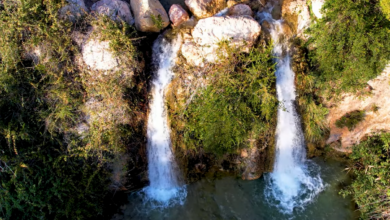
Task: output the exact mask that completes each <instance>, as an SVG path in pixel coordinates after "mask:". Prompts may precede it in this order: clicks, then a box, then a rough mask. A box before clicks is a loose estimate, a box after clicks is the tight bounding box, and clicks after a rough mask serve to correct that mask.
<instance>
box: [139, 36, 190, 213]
mask: <svg viewBox="0 0 390 220" xmlns="http://www.w3.org/2000/svg"><path fill="white" fill-rule="evenodd" d="M181 43H182V39H181V37H180V36H178V37H176V38H175V39H173V40H172V41H171V42H169V41H168V40H166V39H165V38H164V37H163V36H160V37H159V38H158V39H157V40H156V41H155V42H154V45H153V63H154V65H155V66H156V67H157V71H156V73H155V75H154V79H153V81H152V100H151V103H150V112H149V118H148V127H147V138H148V143H147V150H148V163H149V167H148V172H149V173H148V174H149V181H150V185H149V186H148V187H145V188H144V190H143V193H145V194H146V198H145V201H146V202H153V204H154V205H155V206H156V207H166V206H170V205H172V204H174V203H176V202H179V203H182V202H183V201H184V199H185V197H186V195H187V193H186V189H185V187H183V186H181V183H180V182H179V171H178V168H177V164H176V161H175V157H174V155H173V153H172V149H171V139H170V129H169V127H168V122H167V108H166V106H165V89H166V87H167V86H168V84H169V83H170V82H171V80H172V78H173V75H174V73H173V72H172V67H173V66H174V64H175V60H176V57H177V52H178V51H179V49H180V46H181Z"/></svg>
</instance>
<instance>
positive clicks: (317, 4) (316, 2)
mask: <svg viewBox="0 0 390 220" xmlns="http://www.w3.org/2000/svg"><path fill="white" fill-rule="evenodd" d="M324 3H325V0H312V1H311V10H312V11H313V14H314V15H315V16H316V17H317V18H319V19H321V18H322V13H321V8H322V6H323V5H324Z"/></svg>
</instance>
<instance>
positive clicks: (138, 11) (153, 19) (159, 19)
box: [130, 0, 169, 32]
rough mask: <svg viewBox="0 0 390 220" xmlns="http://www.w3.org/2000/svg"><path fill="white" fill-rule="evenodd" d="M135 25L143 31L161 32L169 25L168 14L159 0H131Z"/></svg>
mask: <svg viewBox="0 0 390 220" xmlns="http://www.w3.org/2000/svg"><path fill="white" fill-rule="evenodd" d="M130 4H131V9H132V10H133V13H134V17H135V27H136V28H137V30H139V31H142V32H160V31H161V29H163V28H166V27H167V26H168V25H169V18H168V14H167V12H166V11H165V9H164V7H163V6H162V5H161V3H160V2H159V1H158V0H131V1H130Z"/></svg>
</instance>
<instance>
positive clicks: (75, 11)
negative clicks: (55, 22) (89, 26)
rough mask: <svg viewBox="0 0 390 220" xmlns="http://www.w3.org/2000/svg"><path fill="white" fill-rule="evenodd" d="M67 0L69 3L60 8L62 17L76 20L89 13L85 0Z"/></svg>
mask: <svg viewBox="0 0 390 220" xmlns="http://www.w3.org/2000/svg"><path fill="white" fill-rule="evenodd" d="M67 2H68V3H69V4H67V5H65V6H64V7H62V8H61V9H60V10H59V13H58V14H59V17H60V18H61V19H67V20H69V21H71V22H76V21H77V20H79V19H80V18H81V17H83V16H84V15H85V14H86V13H88V8H87V7H86V6H85V2H84V0H68V1H67Z"/></svg>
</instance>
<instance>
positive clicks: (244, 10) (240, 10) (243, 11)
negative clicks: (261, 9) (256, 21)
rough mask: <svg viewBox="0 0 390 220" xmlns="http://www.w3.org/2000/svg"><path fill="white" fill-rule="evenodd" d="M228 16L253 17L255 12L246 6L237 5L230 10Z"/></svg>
mask: <svg viewBox="0 0 390 220" xmlns="http://www.w3.org/2000/svg"><path fill="white" fill-rule="evenodd" d="M228 15H230V16H234V15H248V16H252V15H253V12H252V9H251V8H250V7H249V6H248V5H245V4H237V5H234V6H232V7H230V8H229V12H228Z"/></svg>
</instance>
